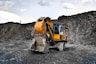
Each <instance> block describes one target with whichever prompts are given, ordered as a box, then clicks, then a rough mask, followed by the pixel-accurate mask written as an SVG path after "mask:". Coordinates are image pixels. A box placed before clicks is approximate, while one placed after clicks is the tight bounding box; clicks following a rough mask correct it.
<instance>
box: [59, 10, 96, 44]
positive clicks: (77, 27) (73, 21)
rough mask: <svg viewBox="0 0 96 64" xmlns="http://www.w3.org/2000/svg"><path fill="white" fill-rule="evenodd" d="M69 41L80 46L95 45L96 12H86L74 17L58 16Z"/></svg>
mask: <svg viewBox="0 0 96 64" xmlns="http://www.w3.org/2000/svg"><path fill="white" fill-rule="evenodd" d="M58 22H61V23H63V25H64V30H65V33H66V34H67V35H68V37H69V41H70V42H73V43H80V44H94V45H96V12H95V11H92V12H86V13H83V14H78V15H74V16H60V17H59V18H58Z"/></svg>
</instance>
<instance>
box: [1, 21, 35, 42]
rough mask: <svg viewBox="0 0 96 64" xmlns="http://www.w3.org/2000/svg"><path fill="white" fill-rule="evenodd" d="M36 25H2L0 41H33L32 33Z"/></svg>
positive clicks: (10, 23)
mask: <svg viewBox="0 0 96 64" xmlns="http://www.w3.org/2000/svg"><path fill="white" fill-rule="evenodd" d="M33 26H34V23H29V24H19V23H12V22H9V23H5V24H0V39H3V40H4V39H5V40H6V39H17V40H20V39H32V36H31V31H32V27H33Z"/></svg>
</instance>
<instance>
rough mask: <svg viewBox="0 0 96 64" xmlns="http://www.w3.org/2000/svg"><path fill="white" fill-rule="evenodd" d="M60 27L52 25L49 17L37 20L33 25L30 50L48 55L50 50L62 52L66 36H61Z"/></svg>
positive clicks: (59, 25)
mask: <svg viewBox="0 0 96 64" xmlns="http://www.w3.org/2000/svg"><path fill="white" fill-rule="evenodd" d="M62 28H63V27H62V25H61V24H59V23H53V22H52V20H51V19H50V18H49V17H46V18H45V17H42V18H39V19H38V20H37V21H36V23H35V25H34V32H33V33H34V34H33V39H32V45H31V48H30V49H31V50H32V51H37V52H43V53H48V52H49V49H50V48H57V49H58V50H59V51H63V50H64V47H65V44H66V43H67V36H66V35H63V29H62Z"/></svg>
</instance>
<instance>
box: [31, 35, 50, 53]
mask: <svg viewBox="0 0 96 64" xmlns="http://www.w3.org/2000/svg"><path fill="white" fill-rule="evenodd" d="M31 50H32V51H35V52H42V53H47V52H49V48H48V44H47V43H46V39H45V38H44V37H41V36H40V37H39V36H38V37H35V38H34V39H33V41H32V46H31Z"/></svg>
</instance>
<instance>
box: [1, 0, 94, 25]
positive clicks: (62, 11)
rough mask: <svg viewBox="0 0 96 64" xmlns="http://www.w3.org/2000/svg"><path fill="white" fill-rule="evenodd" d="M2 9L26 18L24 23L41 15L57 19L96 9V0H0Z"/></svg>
mask: <svg viewBox="0 0 96 64" xmlns="http://www.w3.org/2000/svg"><path fill="white" fill-rule="evenodd" d="M0 10H3V11H8V12H10V13H14V14H17V15H19V16H20V17H22V18H24V20H25V21H22V22H24V23H27V22H32V21H35V20H37V19H38V18H40V17H51V18H52V19H57V18H58V17H59V16H61V15H67V16H69V15H75V14H78V13H84V12H87V11H93V10H96V0H0Z"/></svg>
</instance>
